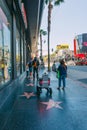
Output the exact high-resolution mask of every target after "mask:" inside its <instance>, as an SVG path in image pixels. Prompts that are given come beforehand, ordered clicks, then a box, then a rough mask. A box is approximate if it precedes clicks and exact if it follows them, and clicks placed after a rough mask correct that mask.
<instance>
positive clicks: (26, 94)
mask: <svg viewBox="0 0 87 130" xmlns="http://www.w3.org/2000/svg"><path fill="white" fill-rule="evenodd" d="M20 96H23V97H26V98H27V99H29V98H30V97H32V96H36V95H35V94H34V93H33V92H32V93H27V92H24V94H23V95H20Z"/></svg>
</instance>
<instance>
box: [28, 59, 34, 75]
mask: <svg viewBox="0 0 87 130" xmlns="http://www.w3.org/2000/svg"><path fill="white" fill-rule="evenodd" d="M28 67H29V76H30V77H31V76H32V67H33V66H32V58H30V61H29V63H28Z"/></svg>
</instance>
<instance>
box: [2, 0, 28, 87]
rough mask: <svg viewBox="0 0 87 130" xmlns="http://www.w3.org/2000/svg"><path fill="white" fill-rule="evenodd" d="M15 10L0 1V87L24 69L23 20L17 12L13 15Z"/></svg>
mask: <svg viewBox="0 0 87 130" xmlns="http://www.w3.org/2000/svg"><path fill="white" fill-rule="evenodd" d="M13 3H14V2H13ZM13 5H15V3H14V4H13ZM15 7H16V5H15ZM13 8H14V6H13ZM15 11H16V12H17V8H15V9H13V10H12V8H10V7H9V4H8V5H7V3H6V2H5V1H0V87H1V86H4V84H6V83H8V82H11V81H12V80H14V79H15V78H17V77H18V76H20V75H21V74H22V73H23V72H24V70H25V58H26V57H25V56H23V54H24V53H25V52H24V51H25V48H26V46H25V33H24V32H23V31H24V29H23V28H24V27H23V26H22V23H21V21H23V20H21V17H20V16H19V13H17V15H15V14H16V13H15ZM11 12H12V13H11ZM13 17H14V18H13ZM18 18H19V19H18ZM14 75H15V76H14Z"/></svg>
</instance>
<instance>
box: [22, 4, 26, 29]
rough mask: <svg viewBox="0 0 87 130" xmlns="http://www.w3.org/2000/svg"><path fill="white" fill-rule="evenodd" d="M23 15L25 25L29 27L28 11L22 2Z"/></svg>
mask: <svg viewBox="0 0 87 130" xmlns="http://www.w3.org/2000/svg"><path fill="white" fill-rule="evenodd" d="M22 15H23V19H24V23H25V27H26V28H27V18H26V11H25V8H24V4H23V3H22Z"/></svg>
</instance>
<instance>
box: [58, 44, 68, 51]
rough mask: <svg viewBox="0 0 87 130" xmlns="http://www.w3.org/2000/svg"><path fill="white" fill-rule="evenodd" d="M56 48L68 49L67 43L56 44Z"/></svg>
mask: <svg viewBox="0 0 87 130" xmlns="http://www.w3.org/2000/svg"><path fill="white" fill-rule="evenodd" d="M56 49H57V50H60V49H69V45H68V44H61V45H57V46H56Z"/></svg>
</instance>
